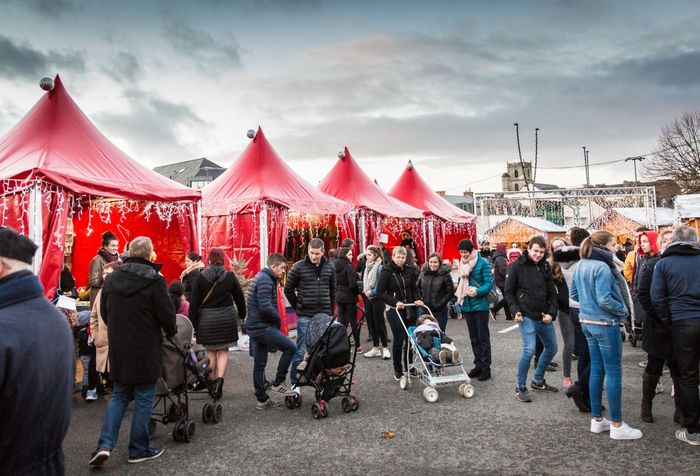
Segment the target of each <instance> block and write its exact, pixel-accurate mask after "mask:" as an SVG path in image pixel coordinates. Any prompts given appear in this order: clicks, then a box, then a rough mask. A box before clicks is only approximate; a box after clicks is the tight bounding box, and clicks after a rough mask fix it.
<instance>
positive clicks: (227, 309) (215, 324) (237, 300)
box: [189, 265, 246, 345]
mask: <svg viewBox="0 0 700 476" xmlns="http://www.w3.org/2000/svg"><path fill="white" fill-rule="evenodd" d="M209 291H211V294H209ZM208 294H209V297H208V298H207V295H208ZM190 299H191V300H190V315H189V318H190V321H192V325H193V326H194V328H195V330H196V332H197V343H199V344H202V345H219V344H231V343H234V342H236V341H238V323H237V319H238V318H240V319H241V320H244V319H245V317H246V302H245V296H244V294H243V288H241V283H239V282H238V278H237V277H236V274H235V273H233V272H232V271H226V268H224V267H223V266H211V265H210V266H209V267H207V268H206V269H205V270H204V271H202V272H201V273H199V274H198V276H197V278H196V279H195V280H194V283H192V293H191V294H190ZM205 299H206V302H204V300H205ZM234 304H235V307H234Z"/></svg>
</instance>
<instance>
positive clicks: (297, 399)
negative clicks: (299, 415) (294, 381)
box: [292, 394, 301, 408]
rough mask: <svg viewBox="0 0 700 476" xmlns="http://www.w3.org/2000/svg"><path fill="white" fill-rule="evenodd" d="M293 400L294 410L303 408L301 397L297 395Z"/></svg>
mask: <svg viewBox="0 0 700 476" xmlns="http://www.w3.org/2000/svg"><path fill="white" fill-rule="evenodd" d="M292 398H293V399H294V408H299V407H300V406H301V395H299V394H296V395H294V396H293V397H292Z"/></svg>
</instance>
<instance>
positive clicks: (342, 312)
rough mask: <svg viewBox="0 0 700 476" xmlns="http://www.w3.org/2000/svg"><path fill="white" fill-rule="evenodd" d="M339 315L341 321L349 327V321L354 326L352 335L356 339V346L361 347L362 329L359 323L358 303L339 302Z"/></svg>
mask: <svg viewBox="0 0 700 476" xmlns="http://www.w3.org/2000/svg"><path fill="white" fill-rule="evenodd" d="M338 317H339V318H340V323H341V324H342V325H344V326H345V328H346V329H347V327H348V323H350V327H351V328H352V336H353V338H354V339H355V347H356V348H359V347H360V329H359V326H358V325H357V305H356V304H345V303H338Z"/></svg>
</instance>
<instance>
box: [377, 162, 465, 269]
mask: <svg viewBox="0 0 700 476" xmlns="http://www.w3.org/2000/svg"><path fill="white" fill-rule="evenodd" d="M389 195H391V196H392V197H394V198H397V199H399V200H401V201H402V202H405V203H408V204H409V205H412V206H414V207H416V208H418V209H419V210H422V211H423V212H424V214H426V215H427V218H426V219H425V220H423V224H422V226H421V229H420V230H413V238H414V239H416V237H420V236H422V237H424V238H423V242H424V243H426V246H425V247H424V248H423V249H422V257H421V259H422V260H425V259H426V258H427V256H428V255H429V254H430V253H432V252H433V251H435V250H437V251H439V252H440V253H441V254H442V258H443V259H449V260H450V261H453V260H454V259H457V258H459V252H458V250H457V244H458V243H459V241H460V240H462V239H465V238H468V239H471V240H472V241H474V243H475V245H476V244H477V243H476V215H472V214H471V213H467V212H465V211H464V210H461V209H459V208H457V207H455V206H454V205H452V204H451V203H450V202H448V201H447V200H445V199H444V198H442V197H441V196H439V195H438V194H437V193H435V192H434V191H433V190H432V189H431V188H430V185H428V183H427V182H426V181H425V180H423V178H422V177H421V176H420V175H418V172H416V170H415V167H414V166H413V163H412V162H411V161H410V160H409V161H408V164H407V165H406V169H404V171H403V173H402V174H401V176H400V177H399V179H398V180H397V181H396V183H395V184H394V186H393V187H392V188H391V190H389Z"/></svg>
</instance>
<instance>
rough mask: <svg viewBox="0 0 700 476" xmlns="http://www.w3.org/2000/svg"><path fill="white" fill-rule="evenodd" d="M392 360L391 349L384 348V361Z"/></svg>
mask: <svg viewBox="0 0 700 476" xmlns="http://www.w3.org/2000/svg"><path fill="white" fill-rule="evenodd" d="M390 358H391V354H390V353H389V349H387V348H386V347H384V348H383V349H382V359H384V360H389V359H390Z"/></svg>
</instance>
